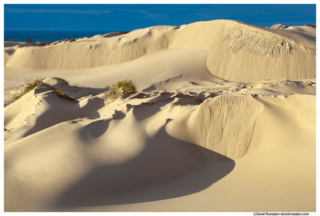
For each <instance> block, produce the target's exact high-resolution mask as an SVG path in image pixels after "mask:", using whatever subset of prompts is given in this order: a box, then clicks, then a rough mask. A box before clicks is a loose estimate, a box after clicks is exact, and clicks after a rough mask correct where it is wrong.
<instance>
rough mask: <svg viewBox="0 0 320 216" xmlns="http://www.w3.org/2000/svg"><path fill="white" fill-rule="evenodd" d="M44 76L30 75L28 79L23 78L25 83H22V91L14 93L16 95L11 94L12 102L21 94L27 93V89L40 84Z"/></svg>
mask: <svg viewBox="0 0 320 216" xmlns="http://www.w3.org/2000/svg"><path fill="white" fill-rule="evenodd" d="M45 78H46V77H41V76H38V77H31V78H30V79H25V84H24V85H22V86H24V89H23V91H22V92H21V93H20V94H16V95H14V96H12V100H13V101H12V102H14V101H16V100H18V99H19V98H21V97H22V96H23V95H25V94H27V93H28V92H29V91H31V90H33V89H34V88H36V87H37V86H38V85H40V84H41V83H42V81H43V80H44V79H45Z"/></svg>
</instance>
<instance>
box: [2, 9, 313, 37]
mask: <svg viewBox="0 0 320 216" xmlns="http://www.w3.org/2000/svg"><path fill="white" fill-rule="evenodd" d="M215 19H231V20H239V21H243V22H246V23H250V24H254V25H258V26H263V27H265V26H269V27H270V26H272V25H273V24H279V23H280V24H284V25H288V26H297V25H305V24H307V23H309V24H313V25H316V5H315V4H285V5H284V4H278V5H274V4H267V5H262V4H260V5H233V4H229V5H222V4H219V5H218V4H211V5H204V4H202V5H190V4H189V5H187V4H180V5H173V4H171V5H168V4H162V5H155V4H153V5H143V4H136V5H129V4H127V5H126V4H122V5H116V4H109V5H108V4H104V5H98V4H92V5H76V4H56V5H49V4H46V5H39V4H38V5H37V4H30V5H26V4H15V5H10V4H5V5H4V30H5V31H100V30H101V31H131V30H134V29H138V28H146V27H149V26H155V25H174V26H180V25H183V24H189V23H193V22H198V21H208V20H215Z"/></svg>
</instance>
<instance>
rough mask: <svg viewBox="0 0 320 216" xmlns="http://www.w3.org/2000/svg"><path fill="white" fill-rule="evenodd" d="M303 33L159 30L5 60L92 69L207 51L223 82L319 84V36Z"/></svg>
mask: <svg viewBox="0 0 320 216" xmlns="http://www.w3.org/2000/svg"><path fill="white" fill-rule="evenodd" d="M304 28H306V29H307V30H309V31H310V32H312V34H313V37H308V38H307V39H304V40H301V37H298V36H295V37H291V38H287V37H288V36H289V35H294V34H295V33H294V32H291V34H284V33H283V32H281V31H285V30H278V31H277V29H273V30H272V31H271V30H268V29H263V28H261V27H256V26H252V25H247V24H245V23H241V22H235V21H230V20H216V21H208V22H198V23H193V24H189V25H185V26H181V27H172V26H157V27H153V28H146V29H139V30H135V31H132V32H130V33H128V34H125V35H118V36H113V37H108V34H107V35H105V36H96V37H93V38H89V39H78V40H76V41H75V42H65V43H59V44H56V45H50V46H47V47H26V48H18V49H16V50H15V52H14V53H13V54H12V56H10V58H9V57H6V58H9V59H7V60H6V61H7V63H6V66H7V67H11V68H46V69H80V68H92V67H98V66H103V65H111V64H118V63H123V62H127V61H131V60H133V59H137V58H139V57H141V56H143V55H145V54H146V53H149V52H154V51H157V50H161V49H203V50H206V51H208V53H209V55H208V58H207V67H208V69H209V71H210V72H211V73H212V74H213V75H215V76H217V77H220V78H223V79H227V80H231V81H238V82H239V81H240V82H254V81H260V80H265V79H280V78H287V79H311V78H315V59H316V58H315V52H316V48H315V31H312V30H313V28H311V27H304ZM310 29H311V30H310ZM313 32H314V33H313ZM305 53H308V55H305ZM298 59H299V60H298ZM301 62H304V63H301ZM257 71H259V72H257ZM302 71H303V72H302Z"/></svg>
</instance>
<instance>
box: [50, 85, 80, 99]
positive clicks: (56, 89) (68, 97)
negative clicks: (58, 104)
mask: <svg viewBox="0 0 320 216" xmlns="http://www.w3.org/2000/svg"><path fill="white" fill-rule="evenodd" d="M50 89H51V90H52V91H51V93H54V94H56V95H58V97H60V98H62V99H67V100H69V101H77V100H76V99H74V98H72V97H70V96H68V95H67V94H65V93H63V92H62V91H61V89H60V88H54V87H51V88H50Z"/></svg>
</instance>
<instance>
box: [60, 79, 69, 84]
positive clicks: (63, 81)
mask: <svg viewBox="0 0 320 216" xmlns="http://www.w3.org/2000/svg"><path fill="white" fill-rule="evenodd" d="M59 83H60V84H66V85H69V82H68V81H67V80H65V79H63V78H59Z"/></svg>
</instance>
